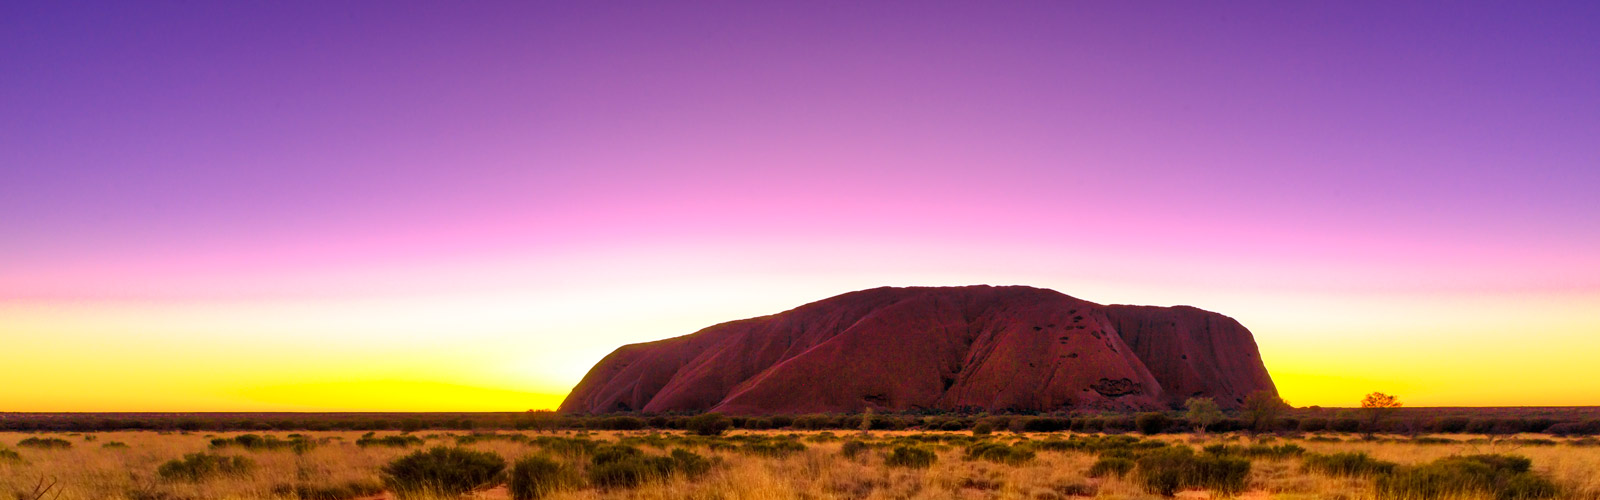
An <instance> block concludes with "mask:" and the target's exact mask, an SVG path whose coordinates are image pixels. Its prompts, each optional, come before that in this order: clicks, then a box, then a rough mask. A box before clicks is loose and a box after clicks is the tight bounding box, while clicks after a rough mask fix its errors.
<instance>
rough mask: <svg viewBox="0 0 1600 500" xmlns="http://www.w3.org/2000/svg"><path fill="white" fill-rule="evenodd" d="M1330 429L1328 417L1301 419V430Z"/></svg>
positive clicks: (1317, 430)
mask: <svg viewBox="0 0 1600 500" xmlns="http://www.w3.org/2000/svg"><path fill="white" fill-rule="evenodd" d="M1327 429H1328V419H1326V418H1308V419H1305V420H1301V421H1300V432H1321V431H1324V430H1327Z"/></svg>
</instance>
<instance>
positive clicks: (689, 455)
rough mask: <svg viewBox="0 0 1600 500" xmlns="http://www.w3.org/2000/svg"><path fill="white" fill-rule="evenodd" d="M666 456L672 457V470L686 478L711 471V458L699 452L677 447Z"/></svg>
mask: <svg viewBox="0 0 1600 500" xmlns="http://www.w3.org/2000/svg"><path fill="white" fill-rule="evenodd" d="M667 456H668V457H671V458H672V465H673V470H674V471H675V472H677V473H679V474H683V475H684V476H686V477H688V478H691V479H693V478H697V477H700V476H703V475H705V473H707V472H710V471H711V460H709V459H707V458H706V457H702V456H700V454H699V453H695V452H692V451H689V450H685V449H682V448H678V449H674V450H672V453H671V454H670V455H667Z"/></svg>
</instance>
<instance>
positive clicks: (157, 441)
mask: <svg viewBox="0 0 1600 500" xmlns="http://www.w3.org/2000/svg"><path fill="white" fill-rule="evenodd" d="M787 433H788V432H766V433H765V434H787ZM913 433H914V432H878V433H874V434H873V435H872V439H877V440H884V439H890V438H892V437H894V436H898V435H904V434H913ZM237 434H238V433H221V434H218V436H221V437H226V436H233V435H237ZM306 434H308V435H311V436H313V437H314V438H316V439H327V440H328V442H326V443H325V444H323V445H321V446H318V447H316V448H314V449H312V450H310V451H308V452H306V453H304V454H296V453H294V452H292V451H289V450H277V451H245V450H240V449H237V448H228V449H223V450H218V451H215V452H217V453H222V454H228V455H244V456H248V457H249V458H251V459H252V460H254V462H255V463H256V468H255V471H254V472H253V473H252V474H250V475H248V476H243V477H224V478H218V479H214V480H210V481H205V482H201V483H183V482H173V481H166V480H162V479H160V478H159V477H157V475H156V472H155V471H156V469H157V468H158V467H159V466H160V465H161V464H162V463H164V462H166V461H168V460H172V459H175V458H179V457H181V456H183V455H184V454H186V453H195V452H201V451H212V450H209V441H210V439H209V438H208V437H207V436H208V435H202V434H157V433H154V432H106V433H95V434H92V436H93V437H94V440H92V441H89V440H86V439H85V435H68V434H52V435H49V436H53V437H61V438H64V439H68V440H70V441H72V442H73V447H72V448H71V449H67V450H38V449H31V448H20V449H19V448H16V447H15V444H16V443H17V442H18V441H20V440H22V439H24V438H26V437H32V436H40V435H38V434H18V433H0V446H4V447H6V448H9V449H13V450H16V451H18V452H19V453H20V454H21V455H22V457H23V459H24V461H23V462H21V463H17V462H8V461H4V460H0V498H9V497H10V496H11V495H12V492H13V491H28V490H31V489H32V488H33V486H34V484H35V483H36V482H37V481H38V480H39V479H40V478H49V479H54V480H56V481H58V483H59V486H58V489H57V490H56V491H54V492H52V494H51V496H47V497H46V498H47V499H48V498H56V497H55V495H56V494H59V495H60V496H59V499H60V500H187V499H223V500H227V499H237V500H265V499H274V500H294V499H296V497H295V496H293V494H292V493H290V494H283V493H279V492H275V491H274V489H275V487H278V486H280V485H291V484H313V485H339V484H344V483H349V482H364V483H368V484H376V483H377V482H379V480H380V478H379V472H378V471H379V468H380V467H381V466H382V465H384V464H386V463H388V462H389V461H391V460H393V459H395V458H397V457H399V456H401V455H404V454H406V453H409V452H411V451H415V450H417V449H419V448H417V447H412V448H385V447H368V448H362V447H359V446H356V445H355V444H354V443H355V441H356V439H357V438H358V437H359V436H360V434H361V433H359V432H313V433H306ZM456 434H460V433H456ZM564 434H566V435H572V434H573V433H571V432H566V433H564ZM644 434H647V433H646V432H602V433H594V434H591V435H590V437H591V438H594V439H604V440H615V439H617V438H618V437H619V435H623V436H640V435H644ZM800 434H802V435H810V434H814V433H800ZM963 434H964V433H963ZM279 435H280V436H281V435H282V433H279ZM434 436H435V437H433V438H430V439H429V440H428V446H432V445H451V444H454V440H453V439H451V438H450V437H449V435H448V434H442V435H434ZM841 437H849V435H848V433H841ZM1029 437H1031V438H1032V439H1041V438H1043V437H1045V436H1043V435H1031V436H1029ZM1017 438H1018V436H1015V435H1011V434H1006V435H997V436H994V439H997V440H1003V441H1010V440H1015V439H1017ZM1161 439H1165V440H1170V441H1174V442H1183V443H1190V444H1194V445H1196V446H1198V445H1200V444H1205V443H1209V442H1216V441H1217V440H1220V439H1241V438H1237V437H1222V436H1208V437H1205V438H1195V437H1192V436H1184V435H1178V436H1163V437H1161ZM113 441H115V442H122V443H126V444H127V445H128V447H127V448H125V449H107V448H102V445H103V444H104V443H108V442H113ZM1240 442H1248V438H1243V439H1242V440H1241V441H1240ZM1291 442H1295V443H1297V444H1300V445H1301V446H1304V447H1306V448H1307V449H1310V450H1312V451H1314V452H1323V453H1327V452H1344V451H1361V452H1366V453H1369V454H1371V455H1372V456H1374V457H1376V458H1380V459H1384V460H1390V461H1394V462H1399V463H1402V464H1413V463H1422V462H1427V461H1431V460H1434V459H1437V458H1440V457H1445V456H1450V455H1455V454H1472V453H1513V454H1518V455H1524V456H1527V457H1529V458H1531V459H1532V460H1533V462H1534V469H1535V470H1536V471H1538V472H1539V473H1540V474H1542V475H1544V476H1546V477H1549V478H1552V479H1554V480H1556V481H1557V482H1558V483H1560V484H1561V485H1562V486H1563V487H1565V488H1567V491H1568V496H1569V497H1570V498H1580V499H1596V498H1600V447H1577V446H1570V445H1557V446H1529V447H1521V448H1513V447H1510V446H1506V445H1503V444H1501V445H1489V444H1485V443H1479V444H1472V443H1467V442H1465V441H1462V442H1458V443H1455V444H1430V445H1419V444H1414V443H1405V442H1383V441H1345V442H1313V441H1302V440H1292V441H1291ZM806 445H807V446H808V449H807V450H806V451H804V452H800V453H797V454H794V455H790V456H786V457H782V458H769V457H762V456H754V455H747V454H743V453H738V452H735V451H711V450H708V449H706V448H696V449H695V451H696V452H698V453H701V454H703V455H707V456H709V457H712V458H713V459H714V460H717V461H718V465H717V466H716V467H714V468H713V469H712V471H711V472H710V473H709V474H707V475H705V476H703V477H700V478H697V479H694V480H689V479H685V478H682V477H676V478H673V479H671V480H667V481H660V482H655V483H649V484H646V485H645V486H643V487H640V488H636V489H629V490H598V489H594V488H584V489H578V490H570V491H565V492H560V493H557V494H555V495H552V496H550V497H547V498H551V499H554V500H578V499H600V498H628V499H641V500H654V499H662V500H665V499H703V500H721V499H728V500H734V499H762V500H767V499H794V500H833V499H838V500H845V499H866V500H878V499H882V500H888V499H897V500H898V499H928V500H932V499H973V500H978V499H1019V500H1020V499H1027V500H1057V499H1066V498H1087V497H1092V498H1105V499H1145V498H1158V497H1156V496H1154V495H1150V494H1147V493H1144V492H1143V491H1142V490H1141V489H1140V488H1139V487H1138V486H1137V485H1135V484H1133V483H1131V482H1129V481H1125V480H1119V479H1115V478H1088V477H1085V475H1084V473H1085V472H1086V471H1087V470H1088V468H1089V466H1090V464H1092V463H1093V462H1094V461H1095V457H1093V456H1092V455H1087V454H1082V453H1071V452H1040V453H1039V454H1038V457H1037V458H1036V459H1035V460H1033V461H1031V462H1028V463H1024V464H1021V465H1003V464H997V463H990V462H983V461H965V460H963V459H962V450H961V449H960V448H959V447H954V446H942V447H941V446H934V448H935V449H937V450H938V455H939V460H938V462H937V463H936V464H934V466H933V467H931V468H928V469H922V470H916V469H903V468H891V467H887V466H885V465H884V462H883V454H882V453H879V452H871V453H865V454H863V455H862V456H860V457H858V458H856V459H846V458H844V457H843V456H842V455H841V454H840V453H839V448H840V442H838V441H833V442H825V443H815V442H806ZM468 447H469V448H473V449H477V450H482V451H491V452H494V453H497V454H499V455H500V456H502V457H504V458H505V459H506V460H507V461H508V462H512V461H515V460H516V459H518V458H520V457H523V456H525V455H529V454H541V453H544V452H543V451H542V450H540V449H539V448H537V447H534V446H530V445H528V444H524V443H518V442H512V441H504V440H494V441H482V442H477V443H473V444H471V445H468ZM653 452H659V450H653ZM565 460H568V462H569V463H571V459H570V458H567V459H565ZM572 465H574V466H576V467H581V465H580V464H575V463H573V464H572ZM1249 481H1250V491H1249V492H1247V493H1245V494H1244V495H1242V496H1243V497H1245V498H1281V499H1346V500H1368V499H1376V498H1377V497H1376V493H1375V491H1374V488H1373V482H1372V480H1370V479H1341V478H1330V477H1325V476H1321V475H1318V474H1314V473H1308V472H1305V471H1303V470H1302V469H1301V467H1300V460H1299V459H1297V458H1289V459H1283V460H1265V459H1257V460H1255V461H1254V465H1253V467H1252V470H1251V473H1250V480H1249ZM477 496H479V497H488V498H498V497H504V489H503V488H498V489H495V490H492V491H487V492H480V493H478V494H477ZM1180 496H1182V497H1197V496H1198V497H1205V496H1206V494H1205V493H1203V492H1185V493H1182V494H1180ZM369 498H380V497H369ZM1478 498H1480V497H1461V498H1460V499H1459V500H1468V499H1471V500H1477V499H1478Z"/></svg>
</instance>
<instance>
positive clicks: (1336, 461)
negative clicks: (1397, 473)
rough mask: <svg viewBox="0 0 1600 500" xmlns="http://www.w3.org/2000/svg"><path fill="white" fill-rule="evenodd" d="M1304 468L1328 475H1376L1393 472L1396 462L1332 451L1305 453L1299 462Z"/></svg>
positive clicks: (1359, 454)
mask: <svg viewBox="0 0 1600 500" xmlns="http://www.w3.org/2000/svg"><path fill="white" fill-rule="evenodd" d="M1301 465H1302V467H1304V468H1305V470H1308V471H1312V472H1319V473H1322V474H1325V475H1329V476H1341V477H1360V476H1376V475H1380V474H1388V473H1390V472H1393V471H1394V469H1395V467H1397V466H1398V464H1396V463H1394V462H1387V461H1383V460H1378V459H1375V458H1372V457H1371V456H1368V455H1367V454H1366V453H1361V452H1349V453H1332V454H1327V455H1320V454H1307V455H1306V456H1305V460H1304V461H1303V462H1302V463H1301Z"/></svg>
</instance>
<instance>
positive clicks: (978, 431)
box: [972, 422, 994, 436]
mask: <svg viewBox="0 0 1600 500" xmlns="http://www.w3.org/2000/svg"><path fill="white" fill-rule="evenodd" d="M993 433H994V424H991V423H989V422H978V423H977V424H974V425H973V426H972V435H974V436H987V435H990V434H993Z"/></svg>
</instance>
